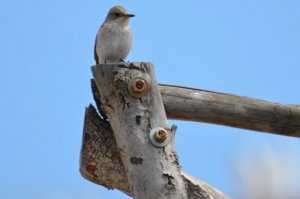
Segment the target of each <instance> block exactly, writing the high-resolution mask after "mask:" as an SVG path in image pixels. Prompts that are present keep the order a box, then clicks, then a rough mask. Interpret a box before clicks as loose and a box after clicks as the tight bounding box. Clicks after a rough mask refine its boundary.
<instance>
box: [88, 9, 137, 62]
mask: <svg viewBox="0 0 300 199" xmlns="http://www.w3.org/2000/svg"><path fill="white" fill-rule="evenodd" d="M134 16H135V15H133V14H128V12H127V10H126V9H125V8H123V7H121V6H114V7H112V8H111V9H110V10H109V12H108V14H107V16H106V19H105V21H104V23H103V24H102V25H101V27H100V29H99V31H98V33H97V36H96V41H95V47H94V56H95V60H96V64H103V63H107V62H119V61H123V60H124V59H125V58H126V57H127V55H128V53H129V51H130V49H131V43H132V33H131V30H130V27H129V25H128V24H129V18H130V17H134Z"/></svg>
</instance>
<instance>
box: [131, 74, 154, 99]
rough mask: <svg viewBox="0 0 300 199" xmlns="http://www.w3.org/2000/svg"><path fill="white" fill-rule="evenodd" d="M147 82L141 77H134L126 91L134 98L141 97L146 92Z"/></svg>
mask: <svg viewBox="0 0 300 199" xmlns="http://www.w3.org/2000/svg"><path fill="white" fill-rule="evenodd" d="M148 85H149V82H148V81H147V80H146V79H144V78H142V77H135V78H133V79H131V80H130V81H129V83H128V90H129V92H130V94H131V95H132V96H134V97H143V96H144V95H146V94H147V92H148V87H149V86H148Z"/></svg>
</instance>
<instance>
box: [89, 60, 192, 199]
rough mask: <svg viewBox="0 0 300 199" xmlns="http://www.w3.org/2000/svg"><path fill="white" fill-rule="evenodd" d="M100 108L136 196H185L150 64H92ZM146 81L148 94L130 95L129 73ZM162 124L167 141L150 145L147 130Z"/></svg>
mask: <svg viewBox="0 0 300 199" xmlns="http://www.w3.org/2000/svg"><path fill="white" fill-rule="evenodd" d="M92 72H93V76H94V79H95V82H96V85H97V88H98V90H99V92H100V93H101V96H100V101H101V106H102V108H103V109H104V112H105V113H106V115H107V116H108V118H109V121H110V125H111V127H112V130H113V134H114V137H115V140H116V143H117V146H118V149H119V152H120V156H121V159H122V162H123V164H124V167H125V171H126V174H127V179H128V182H129V184H130V190H131V191H132V193H133V195H134V198H136V199H147V198H149V199H153V198H156V199H164V198H166V199H167V198H172V199H186V198H187V192H186V188H185V183H184V180H183V178H182V176H181V172H180V166H179V163H178V159H177V154H176V152H175V149H174V136H175V133H174V132H172V131H171V128H170V127H169V126H168V121H167V117H166V114H165V110H164V106H163V102H162V99H161V96H160V91H159V88H158V86H157V83H156V79H155V75H154V71H153V66H152V65H151V64H150V63H144V62H140V63H111V64H101V65H96V66H93V67H92ZM137 77H139V78H143V79H145V80H147V86H148V88H149V89H148V90H149V91H148V93H147V94H146V95H145V96H143V97H134V96H132V95H131V94H130V93H129V89H128V85H129V82H130V80H132V79H134V78H137ZM156 127H162V128H164V129H165V130H167V132H168V137H169V140H170V143H169V144H168V145H166V146H165V147H163V148H158V147H155V146H154V145H153V144H152V143H151V142H150V139H149V132H150V131H151V130H152V129H153V128H156Z"/></svg>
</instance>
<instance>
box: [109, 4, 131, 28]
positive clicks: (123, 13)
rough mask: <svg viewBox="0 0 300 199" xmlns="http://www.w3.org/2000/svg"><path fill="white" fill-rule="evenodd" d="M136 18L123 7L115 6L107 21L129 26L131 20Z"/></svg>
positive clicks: (110, 11)
mask: <svg viewBox="0 0 300 199" xmlns="http://www.w3.org/2000/svg"><path fill="white" fill-rule="evenodd" d="M134 16H135V15H134V14H129V13H128V12H127V10H126V9H125V8H123V7H121V6H114V7H112V8H111V9H110V10H109V12H108V14H107V16H106V19H105V21H109V22H113V23H119V24H121V25H127V24H128V22H129V18H130V17H134Z"/></svg>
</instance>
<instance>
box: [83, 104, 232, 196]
mask: <svg viewBox="0 0 300 199" xmlns="http://www.w3.org/2000/svg"><path fill="white" fill-rule="evenodd" d="M84 121H85V122H84V129H83V138H82V147H81V153H80V173H81V175H82V176H83V177H84V178H86V179H87V180H89V181H92V182H94V183H96V184H99V185H102V186H105V187H106V188H108V189H118V190H120V191H122V192H124V193H126V194H127V195H130V196H132V192H131V190H130V186H129V183H128V179H127V176H126V171H125V167H124V165H123V162H122V160H121V157H120V153H119V150H118V147H117V144H116V140H115V138H114V136H113V132H112V129H111V127H110V125H109V123H108V122H106V121H105V120H103V119H102V118H100V116H99V115H98V113H97V111H96V109H95V108H94V107H93V106H92V105H90V106H89V107H88V108H87V109H86V112H85V119H84ZM181 175H182V177H183V179H184V182H185V186H186V188H187V193H188V198H189V199H198V198H202V199H212V198H213V199H227V198H229V197H227V196H226V195H224V194H223V193H221V192H219V191H218V190H216V189H215V188H213V187H211V186H210V185H208V184H206V183H204V182H202V181H200V180H198V179H195V178H193V177H191V176H189V175H188V174H186V173H184V172H181Z"/></svg>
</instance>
